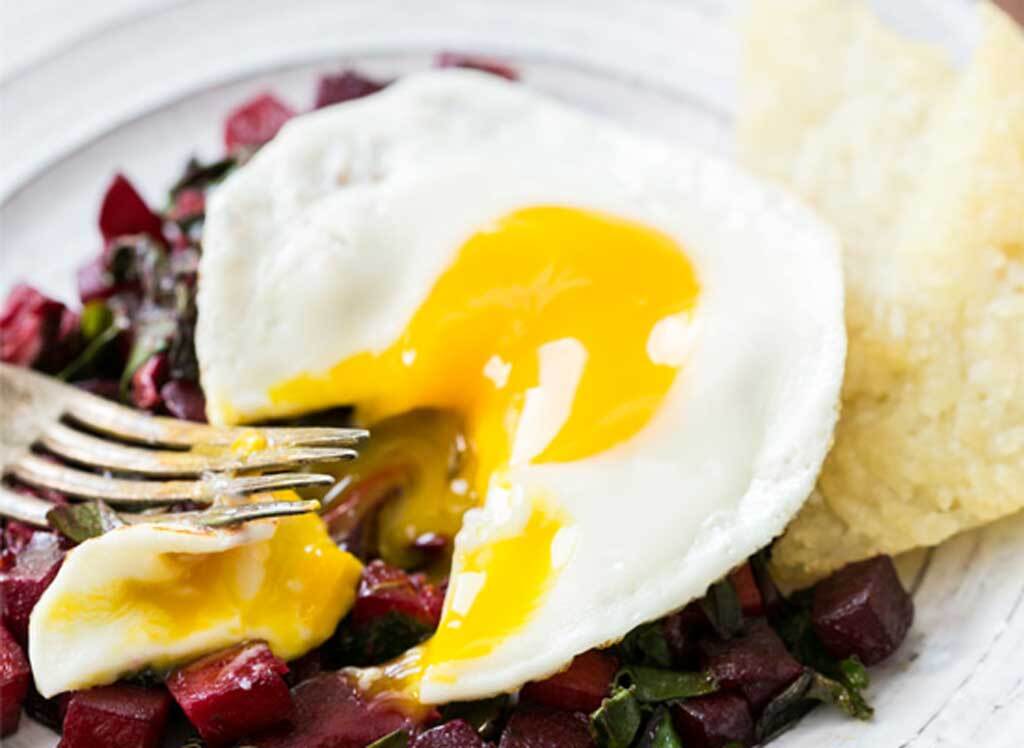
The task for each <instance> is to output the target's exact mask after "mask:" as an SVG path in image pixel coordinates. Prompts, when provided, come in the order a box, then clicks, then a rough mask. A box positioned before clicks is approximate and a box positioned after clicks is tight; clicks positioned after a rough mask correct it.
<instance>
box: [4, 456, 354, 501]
mask: <svg viewBox="0 0 1024 748" xmlns="http://www.w3.org/2000/svg"><path fill="white" fill-rule="evenodd" d="M10 474H11V475H13V476H14V477H16V478H17V479H18V480H20V481H22V482H24V483H28V484H30V485H33V486H39V487H41V488H52V489H54V490H56V491H60V492H61V493H66V494H70V495H71V496H78V497H82V498H88V499H103V500H104V501H105V502H107V503H108V504H114V505H117V504H168V503H173V502H176V501H194V502H196V503H199V504H210V503H213V501H214V499H216V498H217V497H218V496H241V495H246V494H251V493H269V492H271V491H280V490H284V489H287V488H306V487H312V486H326V485H330V484H331V483H334V478H333V477H332V476H330V475H322V474H317V473H273V474H270V475H251V476H242V477H238V478H226V477H219V476H218V477H213V478H205V479H200V480H193V481H181V480H172V481H151V480H125V479H121V478H108V477H106V476H102V475H96V474H95V473H86V472H83V471H81V470H76V469H74V468H71V467H68V466H67V465H61V464H58V463H55V462H51V461H50V460H44V459H42V458H40V457H37V456H35V455H33V454H25V455H22V456H21V457H20V458H19V459H18V460H17V461H16V462H15V463H14V464H12V465H11V466H10Z"/></svg>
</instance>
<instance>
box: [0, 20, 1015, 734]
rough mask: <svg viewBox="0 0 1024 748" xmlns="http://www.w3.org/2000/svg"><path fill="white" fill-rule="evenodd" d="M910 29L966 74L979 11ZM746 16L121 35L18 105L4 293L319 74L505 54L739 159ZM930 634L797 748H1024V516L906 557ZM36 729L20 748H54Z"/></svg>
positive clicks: (63, 57) (9, 175) (915, 636)
mask: <svg viewBox="0 0 1024 748" xmlns="http://www.w3.org/2000/svg"><path fill="white" fill-rule="evenodd" d="M877 5H878V6H879V8H880V10H881V11H882V12H883V15H885V17H886V18H887V19H888V20H890V21H891V22H892V23H893V24H895V25H897V26H898V27H899V28H900V29H901V30H903V31H905V32H908V33H912V34H914V35H916V36H921V37H924V38H928V39H932V40H937V41H940V42H941V43H943V44H946V45H948V46H949V48H950V50H951V51H952V52H953V54H954V55H956V56H957V57H958V58H961V59H962V58H963V57H964V56H966V54H967V53H968V52H969V50H970V47H971V45H972V43H973V39H974V34H975V23H974V19H973V13H972V12H971V11H970V7H969V4H968V3H967V2H966V1H965V0H900V2H899V3H892V2H889V3H886V2H883V1H882V0H878V2H877ZM736 10H737V6H736V5H735V4H734V3H733V2H732V1H731V0H729V1H717V0H686V1H684V0H616V1H612V0H600V1H598V0H559V1H558V2H553V1H551V0H548V1H546V2H545V1H544V0H447V2H443V3H440V2H432V3H426V2H412V1H411V0H410V1H407V2H402V1H401V0H348V2H336V1H332V0H289V2H287V3H280V2H278V1H277V0H273V1H272V0H208V1H206V2H196V1H195V0H192V1H188V0H186V1H185V2H181V1H180V0H179V2H176V3H173V4H171V5H169V6H168V7H164V8H163V9H160V10H157V11H154V12H152V13H151V14H149V15H145V16H143V17H140V18H136V19H134V20H132V21H130V22H124V23H121V24H120V25H116V26H113V27H109V28H106V29H104V30H102V31H101V32H99V33H96V34H93V35H91V36H89V37H87V38H85V39H82V40H80V41H78V42H77V43H75V44H73V45H71V46H70V47H67V48H66V51H65V52H63V53H62V54H60V55H58V56H56V57H51V58H49V59H47V60H45V61H43V62H41V63H37V64H36V65H34V66H32V67H30V68H28V69H27V70H23V71H21V72H20V73H18V74H17V75H16V76H15V77H14V78H12V79H9V80H8V81H7V82H6V83H4V84H3V85H2V86H0V107H2V111H3V117H4V123H3V124H4V130H3V136H2V138H0V163H2V164H3V169H2V171H0V199H2V200H3V202H2V204H0V232H2V234H0V237H2V255H0V292H3V293H6V290H7V288H8V287H9V286H10V285H12V284H13V283H14V282H16V281H18V280H23V279H24V280H30V281H31V282H33V283H36V284H38V285H40V286H42V287H43V288H45V289H47V290H49V291H50V292H51V293H54V294H57V295H59V296H62V297H64V298H66V299H69V300H73V298H74V280H73V279H74V270H75V268H76V267H77V266H78V265H79V264H80V263H81V262H82V260H83V259H85V258H87V257H90V256H92V255H93V254H94V253H95V251H96V250H97V247H98V242H99V238H98V235H97V231H96V229H95V215H96V210H97V206H98V202H99V198H100V195H101V192H102V190H103V188H104V186H105V185H106V183H107V182H108V180H109V178H110V176H111V174H112V173H113V172H114V171H115V170H124V171H125V172H126V173H128V174H129V175H130V176H131V177H132V179H133V180H135V181H136V183H137V184H139V185H141V186H142V187H143V188H144V191H145V192H146V194H147V196H148V197H149V198H150V199H151V200H153V201H159V200H161V199H162V197H163V195H164V194H165V190H166V188H167V186H168V185H169V184H170V183H171V182H172V181H173V179H174V178H175V177H176V175H177V174H178V173H179V170H180V168H181V166H182V164H183V162H184V159H185V158H186V156H188V155H189V154H191V153H199V154H200V155H204V156H207V157H212V156H214V155H217V154H218V153H219V149H220V126H221V121H222V117H223V115H224V113H225V112H226V111H227V110H228V109H229V108H231V107H232V106H234V105H235V104H238V103H239V102H241V101H243V100H245V99H246V98H247V97H248V96H249V95H251V94H252V93H254V92H255V91H257V90H261V89H271V90H274V91H276V92H279V93H281V94H282V95H284V96H285V97H286V98H288V99H289V100H290V101H291V102H292V103H293V104H294V105H296V106H297V107H300V108H301V107H305V106H308V105H309V103H310V102H311V99H312V95H313V87H314V83H315V79H316V76H317V74H318V73H320V72H324V71H330V70H333V69H337V68H340V67H341V66H343V65H346V64H350V63H356V64H358V66H359V67H360V68H362V69H364V70H365V71H367V72H369V73H372V74H375V75H379V76H383V77H386V76H394V75H398V74H401V73H402V72H403V71H408V70H413V69H417V68H422V67H424V66H426V65H428V64H429V61H430V58H431V56H432V55H433V53H434V52H436V51H437V50H440V49H458V50H461V51H475V52H480V53H487V54H491V55H495V56H500V57H503V58H506V59H508V60H509V61H511V62H512V63H513V64H515V65H516V66H517V67H518V68H519V69H520V70H521V71H523V73H524V77H525V79H526V81H527V84H528V85H533V86H537V87H539V88H541V89H544V90H547V91H550V92H552V93H553V94H555V95H556V96H559V97H561V98H564V99H566V100H568V101H571V102H574V103H576V104H578V105H579V106H582V107H586V108H588V109H592V110H594V111H598V112H601V113H604V114H606V115H608V116H610V117H613V118H615V119H618V120H621V121H624V122H627V123H629V124H630V125H632V126H634V127H636V128H637V129H639V130H642V131H646V132H650V133H652V134H654V135H656V136H659V137H663V138H667V139H678V140H683V141H688V142H691V143H698V144H701V145H703V146H704V147H706V148H708V149H709V150H713V151H717V152H719V153H723V154H725V155H728V154H729V152H730V150H731V149H730V142H731V125H732V116H733V114H732V113H733V108H734V103H735V95H734V87H733V64H734V61H735V59H736V49H737V40H736V38H735V34H734V33H733V26H732V22H731V18H732V15H733V14H734V13H735V12H736ZM900 564H901V572H902V573H903V575H904V578H905V580H906V581H907V583H908V584H910V585H911V586H912V589H913V590H914V595H915V601H916V604H917V620H916V622H915V625H914V629H913V631H912V633H911V635H910V638H909V641H908V642H907V643H906V644H905V645H904V647H903V648H902V650H901V651H900V653H899V654H898V655H897V656H895V657H894V658H893V660H892V661H890V662H888V663H887V664H885V665H884V666H883V667H880V668H876V669H875V670H873V674H874V686H873V687H872V689H871V698H872V700H873V702H874V703H875V704H876V706H877V714H876V717H875V719H874V721H873V722H871V723H868V724H865V723H857V722H850V721H847V720H845V719H842V718H840V717H838V716H837V715H835V714H834V713H832V712H830V711H828V710H824V709H820V710H818V711H817V712H815V713H814V714H812V715H811V716H810V717H809V718H808V719H806V720H804V722H803V723H802V724H801V725H800V726H799V727H798V728H797V729H795V730H793V731H792V732H790V733H788V734H787V735H785V736H783V737H782V738H780V739H779V740H778V741H777V742H776V743H774V745H777V746H779V747H780V748H822V747H826V746H872V747H873V748H910V747H911V746H913V747H914V748H925V747H927V746H940V745H941V746H968V745H970V746H972V747H983V748H987V747H989V746H994V747H996V748H999V747H1002V746H1006V747H1007V748H1009V746H1019V745H1024V737H1022V735H1024V730H1022V729H1021V728H1024V573H1022V571H1021V570H1024V517H1021V516H1018V517H1016V518H1011V519H1009V520H1006V521H1004V522H1001V523H997V524H995V525H992V526H990V527H988V528H985V529H984V530H981V531H977V532H973V533H968V534H965V535H962V536H960V537H957V538H955V539H953V540H951V541H950V542H947V543H945V544H943V545H942V547H940V548H938V549H936V550H934V551H930V552H921V553H916V554H910V555H909V556H908V557H906V558H903V559H900ZM55 743H56V738H55V737H54V735H53V734H52V733H50V732H49V731H47V730H45V729H44V728H42V727H40V726H38V725H34V724H32V723H31V722H29V721H26V722H25V723H24V726H23V727H22V729H21V730H20V731H19V732H18V733H17V734H16V735H15V736H13V737H11V738H8V739H6V740H5V741H4V744H5V745H7V746H10V748H50V747H51V746H53V745H54V744H55Z"/></svg>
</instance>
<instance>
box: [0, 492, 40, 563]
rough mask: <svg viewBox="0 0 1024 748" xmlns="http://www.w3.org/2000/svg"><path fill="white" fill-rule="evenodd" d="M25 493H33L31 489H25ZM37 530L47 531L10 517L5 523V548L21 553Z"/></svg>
mask: <svg viewBox="0 0 1024 748" xmlns="http://www.w3.org/2000/svg"><path fill="white" fill-rule="evenodd" d="M23 492H24V493H32V492H30V491H23ZM37 532H46V531H45V530H40V529H39V528H36V527H33V526H32V525H27V524H25V523H24V522H19V521H18V520H16V519H9V520H7V523H6V524H5V525H4V536H3V541H4V548H6V549H7V550H9V551H11V552H12V553H20V552H21V549H22V548H24V547H25V546H26V545H28V544H29V541H31V540H32V536H33V535H35V534H36V533H37Z"/></svg>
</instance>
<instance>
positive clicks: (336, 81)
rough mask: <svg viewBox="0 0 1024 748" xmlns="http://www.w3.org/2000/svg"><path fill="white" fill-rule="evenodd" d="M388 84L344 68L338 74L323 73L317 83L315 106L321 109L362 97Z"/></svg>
mask: <svg viewBox="0 0 1024 748" xmlns="http://www.w3.org/2000/svg"><path fill="white" fill-rule="evenodd" d="M387 85H388V84H387V83H382V82H380V81H375V80H373V79H372V78H367V77H366V76H365V75H361V74H360V73H357V72H356V71H354V70H343V71H342V72H341V73H338V74H337V75H322V76H320V80H319V81H318V82H317V85H316V103H315V104H314V105H313V107H314V108H315V109H320V108H322V107H325V106H330V105H331V104H341V103H342V102H345V101H352V100H353V99H361V98H362V97H364V96H369V95H370V94H374V93H377V92H378V91H380V90H381V89H383V88H385V87H387Z"/></svg>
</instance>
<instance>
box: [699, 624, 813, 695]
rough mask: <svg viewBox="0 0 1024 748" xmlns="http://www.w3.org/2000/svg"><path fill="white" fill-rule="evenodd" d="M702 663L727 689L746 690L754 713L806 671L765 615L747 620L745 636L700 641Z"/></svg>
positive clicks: (743, 691) (745, 692) (744, 693)
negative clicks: (766, 619) (765, 618)
mask: <svg viewBox="0 0 1024 748" xmlns="http://www.w3.org/2000/svg"><path fill="white" fill-rule="evenodd" d="M699 648H700V652H701V663H702V665H703V667H705V668H707V669H708V670H709V671H710V672H711V675H712V676H714V678H715V680H716V681H718V684H719V685H720V686H722V687H723V688H726V689H733V690H737V691H740V692H742V693H743V695H744V696H745V697H746V699H747V702H748V703H749V704H750V708H751V709H752V710H753V712H754V713H755V714H759V713H760V711H761V709H762V708H763V707H764V705H765V704H767V703H768V702H769V701H770V700H771V699H772V697H773V696H775V695H777V694H778V693H779V692H780V691H782V690H783V689H784V688H785V687H786V686H788V685H789V684H790V683H792V682H793V681H795V680H796V679H797V678H799V677H800V675H801V674H802V673H803V666H802V665H801V664H800V663H799V662H797V661H796V659H795V658H794V657H793V655H791V654H790V653H789V651H788V650H787V649H786V645H785V644H783V643H782V639H780V638H779V635H778V634H776V633H775V630H774V629H773V628H772V627H771V626H769V625H768V622H767V621H765V620H764V619H763V618H753V619H750V620H748V621H747V622H746V629H745V631H744V633H743V635H742V636H738V637H734V638H732V639H729V640H728V641H723V640H721V639H718V638H714V637H709V638H707V639H704V640H702V641H701V642H700V644H699Z"/></svg>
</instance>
